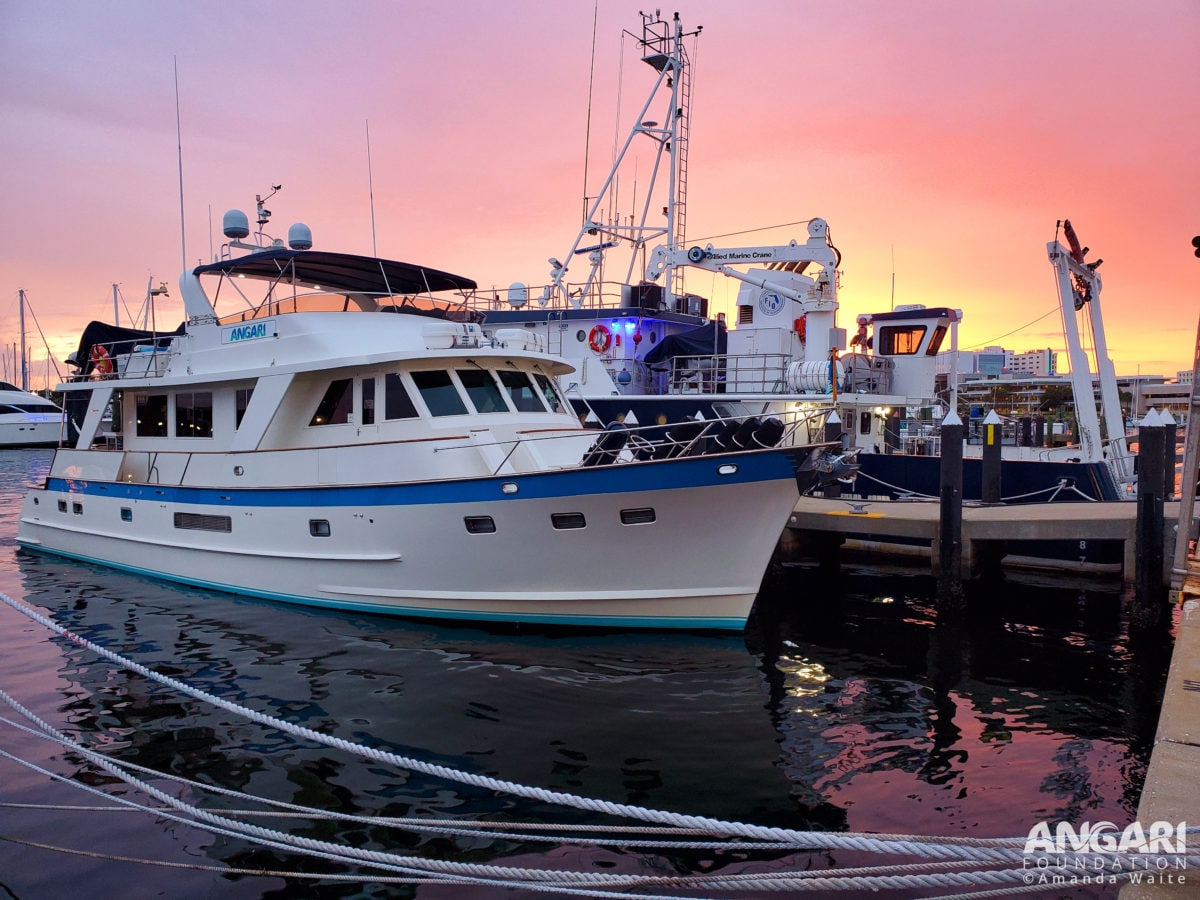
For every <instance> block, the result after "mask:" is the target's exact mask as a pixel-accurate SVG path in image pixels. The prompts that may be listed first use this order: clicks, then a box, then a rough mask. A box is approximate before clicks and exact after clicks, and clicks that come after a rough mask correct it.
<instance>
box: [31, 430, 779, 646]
mask: <svg viewBox="0 0 1200 900" xmlns="http://www.w3.org/2000/svg"><path fill="white" fill-rule="evenodd" d="M797 496H798V494H797V489H796V481H795V469H794V466H793V463H792V460H791V459H790V458H789V455H788V454H787V453H786V452H784V451H762V452H752V453H745V454H738V455H734V456H707V457H689V458H681V459H674V460H666V461H658V462H648V463H643V464H629V465H613V466H607V467H597V468H594V469H582V470H573V471H561V472H543V473H538V474H530V475H521V476H509V477H492V478H477V479H464V480H460V481H453V482H417V483H409V484H376V485H357V486H338V487H334V486H324V487H303V488H271V489H263V488H259V489H224V488H207V487H198V486H165V485H146V484H128V483H123V482H119V481H84V480H74V479H66V478H56V477H51V478H49V479H47V482H46V484H45V486H44V487H43V488H42V489H39V490H35V491H32V492H31V493H30V494H29V496H28V497H27V498H26V500H25V504H24V506H23V508H22V514H21V521H20V525H19V529H18V535H17V540H18V543H19V544H20V545H21V546H22V547H24V548H26V549H28V550H32V551H36V552H43V553H52V554H56V555H59V556H64V557H69V558H72V559H77V560H81V561H85V562H90V563H97V564H101V565H105V566H109V567H113V568H119V569H123V570H127V571H132V572H137V573H141V574H145V575H150V576H154V577H158V578H164V579H169V580H172V581H177V582H181V583H185V584H190V585H197V586H201V587H207V588H213V589H217V590H221V591H226V592H231V593H236V594H242V595H247V596H252V597H259V598H263V599H268V600H277V601H286V602H292V603H302V604H308V605H313V606H322V607H329V608H335V609H344V610H354V611H359V612H369V613H385V614H393V615H402V616H414V617H431V618H445V619H460V620H477V621H504V622H533V623H543V624H564V625H592V626H615V627H647V628H701V629H709V628H712V629H733V630H740V629H741V628H743V627H744V625H745V622H746V618H747V616H748V615H749V613H750V609H751V607H752V605H753V603H754V598H755V596H756V595H757V592H758V589H759V586H760V584H761V581H762V577H763V574H764V572H765V570H766V567H767V565H768V563H769V561H770V557H771V554H772V552H773V550H774V548H775V546H776V544H777V542H778V539H779V537H780V534H781V533H782V530H783V528H784V526H785V524H786V522H787V518H788V515H789V514H790V513H791V511H792V508H793V506H794V504H795V501H796V499H797ZM731 536H733V537H734V540H732V541H731V540H730V537H731ZM680 557H684V558H685V559H686V564H682V563H681V559H680Z"/></svg>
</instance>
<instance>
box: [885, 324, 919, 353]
mask: <svg viewBox="0 0 1200 900" xmlns="http://www.w3.org/2000/svg"><path fill="white" fill-rule="evenodd" d="M876 331H877V333H876V335H875V352H876V353H882V354H884V355H885V356H909V355H911V354H913V353H916V352H917V351H918V350H919V349H920V348H921V339H922V338H924V337H925V326H924V325H905V326H903V327H901V326H898V325H884V326H882V327H880V328H878V329H876Z"/></svg>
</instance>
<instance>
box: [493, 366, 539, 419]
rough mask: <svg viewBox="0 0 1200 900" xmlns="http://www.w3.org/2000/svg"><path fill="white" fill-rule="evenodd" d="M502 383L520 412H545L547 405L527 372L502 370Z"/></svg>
mask: <svg viewBox="0 0 1200 900" xmlns="http://www.w3.org/2000/svg"><path fill="white" fill-rule="evenodd" d="M500 383H501V384H502V385H504V389H505V390H506V391H508V398H509V399H510V400H511V401H512V405H513V406H514V407H515V408H516V410H517V411H518V412H545V411H546V406H545V404H544V403H542V398H541V397H539V396H538V392H537V388H536V387H535V386H534V384H533V382H532V381H530V380H529V375H528V374H527V373H525V372H513V371H511V370H509V369H502V370H501V371H500Z"/></svg>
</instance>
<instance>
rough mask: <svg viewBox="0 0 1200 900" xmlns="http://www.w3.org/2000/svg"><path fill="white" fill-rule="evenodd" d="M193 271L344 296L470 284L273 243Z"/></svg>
mask: <svg viewBox="0 0 1200 900" xmlns="http://www.w3.org/2000/svg"><path fill="white" fill-rule="evenodd" d="M192 271H193V272H194V273H195V274H196V275H203V274H205V273H219V274H225V275H233V276H245V277H246V278H258V279H265V280H270V281H275V280H278V281H284V282H287V283H289V284H290V283H293V282H295V283H297V284H303V285H305V286H307V287H311V288H314V289H315V288H318V287H319V288H320V289H321V290H323V291H330V292H334V293H346V294H374V295H386V294H424V293H427V292H428V293H437V292H438V291H454V290H457V291H469V290H474V289H475V288H476V286H477V285H476V284H475V282H474V281H472V280H471V279H470V278H464V277H463V276H461V275H453V274H451V273H449V272H442V271H439V270H438V269H430V268H428V267H427V266H418V265H413V264H412V263H405V262H396V261H394V260H390V259H378V258H376V257H374V256H355V255H354V254H351V253H327V252H325V251H321V250H289V249H287V248H285V247H275V248H272V249H270V250H263V251H261V252H258V253H251V254H249V255H248V256H241V257H237V258H235V259H224V260H221V261H220V262H215V263H210V264H208V265H204V266H197V267H196V268H195V269H193V270H192Z"/></svg>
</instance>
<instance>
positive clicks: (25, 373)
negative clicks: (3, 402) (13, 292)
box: [19, 290, 29, 391]
mask: <svg viewBox="0 0 1200 900" xmlns="http://www.w3.org/2000/svg"><path fill="white" fill-rule="evenodd" d="M19 293H20V300H21V302H20V304H19V306H20V308H21V312H20V317H19V318H20V338H21V390H23V391H27V390H29V364H28V362H27V361H26V359H25V291H24V290H21V291H19Z"/></svg>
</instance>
